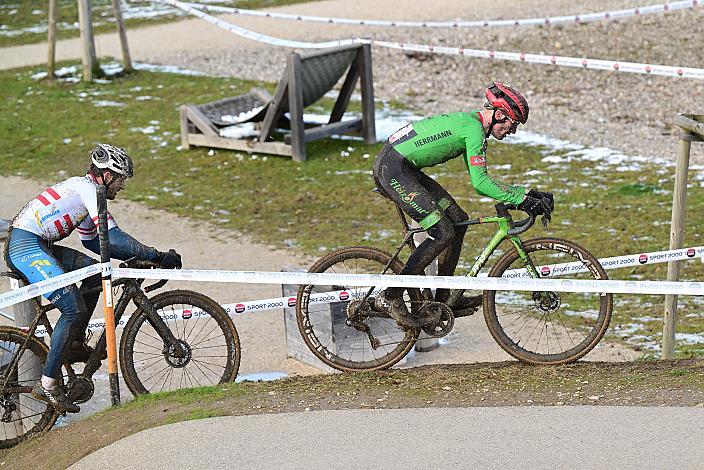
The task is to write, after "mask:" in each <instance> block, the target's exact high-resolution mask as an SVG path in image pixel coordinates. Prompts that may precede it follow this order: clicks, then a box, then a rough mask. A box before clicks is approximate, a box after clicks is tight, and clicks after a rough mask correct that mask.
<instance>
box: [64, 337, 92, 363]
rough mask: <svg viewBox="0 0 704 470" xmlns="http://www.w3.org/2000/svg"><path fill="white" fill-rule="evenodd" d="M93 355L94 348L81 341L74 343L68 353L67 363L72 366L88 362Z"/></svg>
mask: <svg viewBox="0 0 704 470" xmlns="http://www.w3.org/2000/svg"><path fill="white" fill-rule="evenodd" d="M91 354H93V348H92V347H90V346H88V345H87V344H85V343H83V342H81V341H73V342H71V344H70V345H69V347H68V351H67V352H66V362H69V363H71V364H75V363H77V362H87V361H88V359H89V358H90V355H91Z"/></svg>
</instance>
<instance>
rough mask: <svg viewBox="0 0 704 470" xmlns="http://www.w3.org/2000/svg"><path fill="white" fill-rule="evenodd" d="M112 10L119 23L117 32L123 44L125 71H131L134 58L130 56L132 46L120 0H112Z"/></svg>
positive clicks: (116, 21)
mask: <svg viewBox="0 0 704 470" xmlns="http://www.w3.org/2000/svg"><path fill="white" fill-rule="evenodd" d="M112 11H113V14H114V15H115V23H117V33H118V35H119V36H120V45H121V46H122V62H123V64H124V67H125V72H131V71H132V59H131V58H130V47H129V45H128V44H127V32H126V30H125V22H124V21H123V20H122V9H121V8H120V0H112Z"/></svg>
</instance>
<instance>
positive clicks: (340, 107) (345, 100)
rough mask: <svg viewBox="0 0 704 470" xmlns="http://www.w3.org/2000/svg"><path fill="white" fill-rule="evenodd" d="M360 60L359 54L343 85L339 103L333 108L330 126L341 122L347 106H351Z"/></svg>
mask: <svg viewBox="0 0 704 470" xmlns="http://www.w3.org/2000/svg"><path fill="white" fill-rule="evenodd" d="M359 60H360V57H359V54H357V55H356V56H355V58H354V60H352V63H351V64H350V70H349V71H348V72H347V77H345V82H344V83H343V84H342V88H341V89H340V94H339V95H338V96H337V101H335V105H334V106H333V108H332V113H330V120H329V121H328V123H329V124H330V123H333V122H339V121H341V120H342V115H343V114H345V111H346V110H347V106H349V104H350V98H351V97H352V92H353V91H354V87H355V85H357V79H358V78H359V66H358V62H359Z"/></svg>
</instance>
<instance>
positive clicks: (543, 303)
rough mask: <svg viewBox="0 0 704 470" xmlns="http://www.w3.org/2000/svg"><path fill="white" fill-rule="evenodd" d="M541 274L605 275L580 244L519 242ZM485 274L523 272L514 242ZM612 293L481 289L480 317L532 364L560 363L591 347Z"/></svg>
mask: <svg viewBox="0 0 704 470" xmlns="http://www.w3.org/2000/svg"><path fill="white" fill-rule="evenodd" d="M523 247H524V249H525V252H526V254H527V255H528V257H529V258H530V260H531V263H532V264H533V266H535V268H536V270H537V272H538V273H539V275H540V277H541V278H561V277H563V276H569V279H584V280H593V279H608V276H607V274H606V271H605V270H604V268H603V267H602V266H601V264H600V263H599V261H598V260H597V259H596V258H595V257H594V256H593V255H592V254H591V253H590V252H589V251H587V250H586V249H585V248H582V247H581V246H579V245H577V244H576V243H573V242H570V241H567V240H562V239H559V238H536V239H533V240H529V241H527V242H525V243H524V245H523ZM489 276H491V277H508V278H520V277H528V276H529V274H528V272H527V270H526V268H525V264H524V262H523V260H522V259H521V258H520V256H519V254H518V252H517V250H516V249H515V248H514V249H512V250H511V251H509V252H507V253H505V254H504V255H503V256H502V257H501V258H500V259H499V261H498V262H497V263H496V265H495V266H494V267H493V268H492V269H491V271H490V273H489ZM612 308H613V295H612V294H606V293H598V292H528V291H485V292H484V319H485V320H486V324H487V326H488V327H489V331H490V332H491V335H492V336H493V337H494V339H495V340H496V342H497V343H499V345H500V346H501V347H502V348H503V349H504V350H505V351H506V352H508V353H509V354H510V355H512V356H513V357H515V358H516V359H519V360H521V361H524V362H529V363H532V364H565V363H568V362H572V361H576V360H577V359H579V358H580V357H582V356H584V355H585V354H587V353H588V352H589V351H591V350H592V349H593V348H594V346H596V345H597V343H599V341H600V340H601V338H602V337H603V336H604V333H606V329H607V328H608V326H609V322H610V321H611V311H612Z"/></svg>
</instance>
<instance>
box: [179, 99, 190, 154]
mask: <svg viewBox="0 0 704 470" xmlns="http://www.w3.org/2000/svg"><path fill="white" fill-rule="evenodd" d="M178 113H179V115H180V116H181V147H183V148H184V149H185V150H188V149H189V148H190V145H189V144H188V106H187V105H185V104H184V105H181V106H179V107H178Z"/></svg>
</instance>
